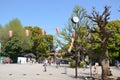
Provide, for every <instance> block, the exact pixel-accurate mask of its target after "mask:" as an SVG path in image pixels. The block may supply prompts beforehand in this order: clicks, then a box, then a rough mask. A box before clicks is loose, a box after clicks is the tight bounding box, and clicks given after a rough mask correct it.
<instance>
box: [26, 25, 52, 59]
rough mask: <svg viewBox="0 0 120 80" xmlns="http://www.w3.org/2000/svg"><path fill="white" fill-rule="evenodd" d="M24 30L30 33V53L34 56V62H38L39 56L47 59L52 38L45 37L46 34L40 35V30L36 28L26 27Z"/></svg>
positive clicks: (50, 36) (49, 36)
mask: <svg viewBox="0 0 120 80" xmlns="http://www.w3.org/2000/svg"><path fill="white" fill-rule="evenodd" d="M26 28H27V29H28V30H30V32H31V41H32V48H31V52H33V54H34V55H35V56H36V60H38V59H39V57H40V56H43V57H48V56H49V53H50V50H51V49H52V47H53V36H52V35H47V34H46V32H45V33H44V35H42V33H41V31H42V29H41V28H39V27H38V26H35V27H31V26H26Z"/></svg>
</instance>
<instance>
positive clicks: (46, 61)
mask: <svg viewBox="0 0 120 80" xmlns="http://www.w3.org/2000/svg"><path fill="white" fill-rule="evenodd" d="M47 64H48V60H47V59H45V60H44V63H43V66H44V71H45V72H46V71H47Z"/></svg>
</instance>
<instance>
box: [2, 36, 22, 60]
mask: <svg viewBox="0 0 120 80" xmlns="http://www.w3.org/2000/svg"><path fill="white" fill-rule="evenodd" d="M3 51H4V56H8V57H10V58H11V59H12V61H13V62H17V57H18V56H19V55H20V54H21V53H22V52H23V49H22V45H21V41H20V40H19V39H18V38H16V37H14V38H12V39H11V40H9V41H8V42H7V43H6V44H5V45H4V48H3Z"/></svg>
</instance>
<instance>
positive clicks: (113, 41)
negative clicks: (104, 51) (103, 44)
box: [107, 20, 120, 65]
mask: <svg viewBox="0 0 120 80" xmlns="http://www.w3.org/2000/svg"><path fill="white" fill-rule="evenodd" d="M107 29H108V30H112V31H113V32H112V34H113V36H112V37H110V38H109V41H108V51H109V57H110V59H111V61H113V63H114V62H115V60H116V59H117V60H119V61H120V36H119V34H120V21H119V20H115V21H110V22H109V23H108V24H107ZM111 63H112V62H111ZM113 63H112V64H113ZM113 65H114V64H113Z"/></svg>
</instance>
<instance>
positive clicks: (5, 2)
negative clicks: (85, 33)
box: [0, 0, 120, 34]
mask: <svg viewBox="0 0 120 80" xmlns="http://www.w3.org/2000/svg"><path fill="white" fill-rule="evenodd" d="M76 5H80V6H82V7H83V8H85V9H86V10H87V11H88V13H91V12H92V7H96V10H97V11H103V9H104V6H105V5H108V6H111V9H110V10H111V16H110V17H111V19H110V20H118V19H119V20H120V12H118V10H120V0H0V24H1V25H2V26H4V25H5V24H7V23H8V22H9V21H10V20H12V19H14V18H18V19H19V20H20V21H21V23H22V25H23V26H39V27H41V28H43V29H45V30H46V32H47V34H55V33H56V31H55V28H56V27H59V28H60V29H61V28H63V27H64V26H65V24H67V21H68V18H69V17H70V16H71V14H72V11H73V8H74V7H75V6H76Z"/></svg>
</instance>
